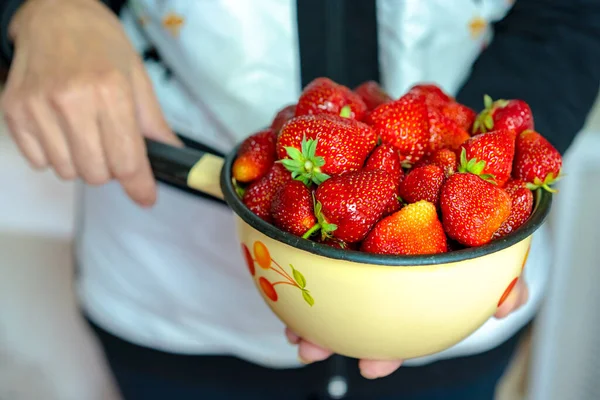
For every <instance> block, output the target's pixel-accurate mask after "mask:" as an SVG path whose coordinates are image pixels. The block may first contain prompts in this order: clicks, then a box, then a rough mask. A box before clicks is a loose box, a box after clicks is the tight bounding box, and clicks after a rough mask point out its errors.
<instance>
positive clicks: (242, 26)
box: [77, 0, 550, 367]
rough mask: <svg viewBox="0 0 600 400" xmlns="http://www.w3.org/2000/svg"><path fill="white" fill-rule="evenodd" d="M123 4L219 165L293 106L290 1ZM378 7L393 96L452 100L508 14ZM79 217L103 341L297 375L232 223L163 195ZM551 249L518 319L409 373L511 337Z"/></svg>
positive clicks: (384, 72) (200, 203)
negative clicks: (424, 91) (433, 90)
mask: <svg viewBox="0 0 600 400" xmlns="http://www.w3.org/2000/svg"><path fill="white" fill-rule="evenodd" d="M131 3H132V4H131V10H132V11H126V12H124V14H123V16H122V19H123V23H124V25H125V27H126V29H127V32H128V34H129V35H130V37H131V39H132V42H133V43H134V45H135V46H136V48H138V49H139V50H140V51H143V50H144V49H145V48H146V47H147V46H149V44H150V43H152V44H153V45H154V46H156V47H157V49H158V50H159V52H160V53H161V55H162V58H163V60H164V61H165V63H167V64H168V65H169V67H170V68H171V69H172V70H173V72H174V78H173V79H169V80H167V79H165V71H164V67H162V66H161V65H159V64H157V63H153V62H148V63H147V64H146V65H147V69H148V72H149V74H150V76H151V78H152V80H153V83H154V87H155V91H156V93H157V96H158V98H159V101H160V102H161V105H162V108H163V111H164V112H165V116H166V118H167V120H168V121H169V123H170V124H171V126H172V127H173V129H174V130H176V131H177V132H179V133H182V134H184V135H187V136H189V137H191V138H193V139H195V140H198V141H200V142H203V143H205V144H207V145H210V146H212V147H214V148H217V149H219V150H222V151H224V152H228V151H230V150H231V149H232V147H233V146H234V145H235V144H236V143H237V142H238V141H240V140H242V139H243V138H244V137H246V136H247V135H249V134H250V133H253V132H254V131H257V130H259V129H261V128H262V127H264V126H267V125H268V124H270V122H271V119H272V118H273V116H274V114H275V112H276V111H277V110H278V109H280V108H281V107H283V106H285V105H287V104H291V103H294V102H295V101H296V100H297V98H298V96H299V95H300V91H301V87H300V68H299V55H298V42H297V27H296V14H295V1H293V0H254V1H241V0H237V1H236V0H213V1H202V2H200V1H187V0H169V1H160V0H138V1H135V2H131ZM377 7H378V10H377V16H378V23H379V29H378V33H379V43H380V44H379V45H380V49H379V50H380V62H381V76H382V84H383V86H384V88H385V89H386V90H387V91H388V92H389V93H390V94H392V95H393V96H395V97H398V96H400V95H401V94H402V93H403V92H404V91H406V90H407V89H408V88H409V87H410V86H411V85H413V84H414V83H416V82H424V81H430V82H436V83H438V84H439V85H440V86H441V87H442V88H443V89H444V90H446V91H447V92H449V93H450V94H455V93H456V91H457V90H458V89H459V88H460V86H461V84H462V83H463V82H464V80H465V79H466V78H467V77H468V73H469V69H470V67H471V65H472V63H473V62H474V60H475V59H476V58H477V56H478V55H479V52H480V49H481V48H482V46H483V45H484V43H485V42H486V41H488V40H490V39H491V31H490V30H489V25H486V23H485V22H486V21H487V22H491V21H494V20H497V19H500V18H502V17H503V16H504V15H505V13H506V12H507V11H508V7H509V5H508V2H507V1H505V0H481V1H475V0H454V1H452V2H448V1H446V0H431V1H427V2H424V1H421V0H405V1H399V0H379V1H378V3H377ZM169 16H170V17H171V18H170V19H168V17H169ZM136 19H138V20H140V21H141V27H140V25H138V23H136ZM165 21H171V23H168V22H167V23H165ZM173 21H175V23H173ZM80 204H81V212H80V229H79V231H78V241H77V259H78V264H79V268H80V276H79V280H78V291H79V295H80V298H81V302H82V306H83V307H84V309H85V310H86V312H87V313H88V314H89V315H90V316H91V318H92V319H93V320H94V321H95V322H96V323H98V324H99V325H101V326H102V327H103V328H104V329H106V330H108V331H110V332H112V333H114V334H116V335H117V336H120V337H122V338H123V339H125V340H129V341H131V342H133V343H136V344H140V345H144V346H149V347H153V348H157V349H160V350H164V351H170V352H175V353H182V354H227V355H236V356H238V357H241V358H243V359H246V360H249V361H252V362H255V363H257V364H261V365H265V366H272V367H289V366H299V365H300V364H299V362H298V360H297V356H296V354H297V353H296V352H297V349H296V348H295V347H294V346H292V345H290V344H288V343H287V341H286V340H285V337H284V334H283V330H284V326H283V325H282V323H281V322H280V321H279V320H278V319H277V318H276V317H275V316H274V314H272V313H271V311H270V310H269V309H268V307H267V306H266V304H265V303H264V302H263V300H262V298H261V297H260V296H259V294H258V292H257V291H256V289H255V288H254V286H253V284H252V281H251V278H250V276H249V275H248V273H247V271H246V269H245V267H244V261H243V259H242V256H241V254H240V251H239V245H238V242H237V240H236V237H235V234H234V225H233V218H232V212H231V211H230V210H228V209H227V208H225V207H222V206H219V205H215V204H214V203H211V202H209V201H207V200H203V199H200V198H197V197H195V196H192V195H189V194H186V193H181V192H179V191H177V190H176V189H172V188H169V187H165V186H161V187H160V188H159V197H158V202H157V204H156V206H155V207H154V208H152V209H150V210H145V209H141V208H139V207H137V206H136V205H134V204H133V203H132V202H131V201H130V200H129V199H128V198H127V197H126V196H125V194H124V193H123V191H122V190H121V188H120V187H119V186H118V185H117V184H115V183H110V184H108V185H105V186H103V187H82V197H81V203H80ZM546 243H547V240H546V235H545V229H544V228H542V229H540V231H538V233H536V235H535V236H534V241H533V246H532V249H531V253H530V257H529V262H528V265H527V266H526V268H525V279H526V281H527V282H528V284H529V286H530V301H529V302H528V304H527V305H526V306H525V307H523V308H522V309H521V310H519V311H517V312H515V313H514V314H512V315H511V316H509V317H508V318H506V319H504V320H501V321H499V320H495V319H491V320H489V321H488V322H487V323H486V324H485V325H483V326H482V327H481V328H480V329H479V330H478V331H477V332H475V333H474V334H473V335H471V336H470V337H469V338H467V339H465V340H464V341H463V342H461V343H459V344H458V345H456V346H454V347H452V348H451V349H448V350H446V351H444V352H441V353H438V354H435V355H432V356H429V357H425V358H422V359H415V360H409V361H408V362H407V363H405V365H418V364H422V363H427V362H431V361H433V360H436V359H440V358H447V357H456V356H462V355H468V354H473V353H478V352H482V351H485V350H488V349H490V348H493V347H495V346H496V345H498V344H500V343H501V342H502V341H504V340H506V339H507V338H508V337H510V336H511V335H512V334H514V333H515V332H516V331H517V330H518V329H520V328H521V327H522V326H523V325H524V324H525V323H526V322H527V321H529V319H530V318H531V317H532V316H533V314H534V313H535V311H536V310H537V308H538V306H539V303H540V301H541V298H542V295H543V292H544V288H545V286H546V281H547V275H548V270H549V264H550V260H549V259H548V257H547V256H546V255H545V254H546V253H545V252H544V246H545V245H546Z"/></svg>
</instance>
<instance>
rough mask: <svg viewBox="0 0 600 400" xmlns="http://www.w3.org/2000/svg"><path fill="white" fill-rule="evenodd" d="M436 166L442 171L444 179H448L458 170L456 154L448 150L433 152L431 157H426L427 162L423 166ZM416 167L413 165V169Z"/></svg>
mask: <svg viewBox="0 0 600 400" xmlns="http://www.w3.org/2000/svg"><path fill="white" fill-rule="evenodd" d="M427 164H431V165H437V166H438V167H440V168H441V169H442V170H443V171H444V174H445V175H446V177H449V176H450V175H452V174H453V173H455V172H456V171H457V169H458V159H457V157H456V153H455V152H454V151H452V150H450V149H440V150H437V151H434V152H433V154H431V156H429V157H427V160H426V161H425V162H424V164H423V165H427ZM416 167H417V166H416V165H415V168H416Z"/></svg>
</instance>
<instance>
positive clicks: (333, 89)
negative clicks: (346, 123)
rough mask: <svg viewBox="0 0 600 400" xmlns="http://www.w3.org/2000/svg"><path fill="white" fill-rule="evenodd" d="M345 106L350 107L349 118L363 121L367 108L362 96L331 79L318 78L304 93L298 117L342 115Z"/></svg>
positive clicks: (297, 109)
mask: <svg viewBox="0 0 600 400" xmlns="http://www.w3.org/2000/svg"><path fill="white" fill-rule="evenodd" d="M344 106H350V115H349V117H350V118H352V119H357V120H361V119H362V118H363V115H364V113H365V111H367V106H366V105H365V103H364V102H363V101H362V99H361V98H360V96H359V95H357V94H356V93H354V92H353V91H352V90H350V89H349V88H347V87H346V86H343V85H340V84H337V83H335V82H334V81H332V80H331V79H329V78H316V79H315V80H313V81H312V82H310V83H309V84H308V85H306V87H305V88H304V90H303V91H302V94H301V95H300V98H299V99H298V104H297V105H296V116H300V115H309V114H334V115H340V112H341V111H342V108H344Z"/></svg>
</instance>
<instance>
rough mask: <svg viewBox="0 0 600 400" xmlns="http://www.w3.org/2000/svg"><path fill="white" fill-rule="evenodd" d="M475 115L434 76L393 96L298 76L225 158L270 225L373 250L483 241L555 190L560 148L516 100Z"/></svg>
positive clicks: (506, 229) (370, 86) (502, 232)
mask: <svg viewBox="0 0 600 400" xmlns="http://www.w3.org/2000/svg"><path fill="white" fill-rule="evenodd" d="M484 106H485V107H484V109H483V111H481V112H480V113H479V114H477V113H476V112H475V111H474V110H472V109H470V108H468V107H466V106H464V105H462V104H460V103H458V102H456V101H455V99H453V98H452V97H450V96H449V95H447V94H446V93H445V92H444V91H442V90H441V89H440V88H439V87H437V86H436V85H433V84H418V85H415V86H413V87H412V88H411V89H410V90H409V91H408V92H407V93H406V94H404V95H403V96H402V97H400V98H399V99H397V100H394V99H392V98H391V97H390V96H389V95H388V94H387V93H385V92H384V91H383V90H382V88H381V87H380V86H379V85H378V84H377V83H376V82H372V81H369V82H365V83H363V84H361V85H360V86H359V87H357V88H356V89H354V90H351V89H349V88H347V87H345V86H343V85H340V84H337V83H335V82H333V81H332V80H330V79H328V78H317V79H315V80H314V81H313V82H311V83H310V84H308V85H307V86H306V87H305V88H304V90H303V92H302V95H301V96H300V98H299V99H298V102H297V104H295V105H290V106H287V107H285V108H283V109H282V110H280V111H279V112H278V113H277V115H276V116H275V119H274V120H273V122H272V125H271V127H270V128H269V129H266V130H263V131H261V132H258V133H255V134H253V135H252V136H250V137H248V138H247V139H246V140H245V141H244V142H243V143H242V144H241V146H240V148H239V151H238V156H237V158H236V160H235V162H234V164H233V179H234V183H235V185H236V187H237V189H238V193H239V195H240V196H241V198H242V201H243V202H244V204H245V205H246V206H247V207H248V208H249V209H250V210H251V211H252V212H254V213H255V214H256V215H257V216H259V217H260V218H262V219H263V220H265V221H267V222H269V223H271V224H273V225H275V226H276V227H278V228H279V229H281V230H283V231H286V232H289V233H292V234H294V235H297V236H301V237H303V238H305V239H309V240H314V241H317V242H321V243H324V244H328V245H331V246H335V247H339V248H346V249H351V250H359V251H364V252H369V253H380V254H398V255H415V254H436V253H444V252H447V251H450V250H457V249H461V248H465V247H473V246H481V245H484V244H486V243H489V242H490V241H492V240H495V239H497V238H501V237H503V236H506V235H508V234H510V233H511V232H513V231H514V230H516V229H517V228H519V227H520V226H521V225H522V224H523V223H524V222H525V221H526V220H527V219H528V218H529V216H530V215H531V213H532V209H533V203H534V196H533V193H532V191H533V190H548V191H551V192H554V189H552V188H551V185H552V184H553V183H555V182H556V181H557V180H558V179H559V177H560V172H561V167H562V159H561V156H560V154H559V152H558V151H557V150H556V149H555V148H554V147H553V146H552V145H551V144H550V143H549V142H548V141H547V140H546V139H545V138H544V137H543V136H542V135H541V134H539V133H537V132H536V131H534V121H533V116H532V113H531V109H530V107H529V106H528V105H527V104H526V103H525V102H524V101H522V100H516V99H513V100H497V101H493V100H492V99H490V98H489V97H488V96H485V100H484Z"/></svg>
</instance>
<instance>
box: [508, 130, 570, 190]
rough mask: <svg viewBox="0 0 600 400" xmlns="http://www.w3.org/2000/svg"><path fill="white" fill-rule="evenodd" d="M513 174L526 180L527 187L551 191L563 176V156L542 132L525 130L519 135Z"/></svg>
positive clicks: (516, 177)
mask: <svg viewBox="0 0 600 400" xmlns="http://www.w3.org/2000/svg"><path fill="white" fill-rule="evenodd" d="M515 147H516V148H515V159H514V163H513V172H512V175H513V177H514V178H515V179H519V180H522V181H525V182H526V183H527V188H529V189H530V190H536V189H538V188H542V189H544V190H546V191H548V192H550V193H556V192H557V190H556V189H553V188H552V187H551V186H552V185H553V184H555V183H556V182H558V181H559V180H560V179H561V178H562V173H561V171H562V157H561V155H560V153H559V152H558V150H556V148H555V147H554V146H552V144H551V143H550V142H549V141H548V140H547V139H546V138H544V137H543V136H542V135H541V134H539V133H538V132H536V131H533V130H525V131H523V132H521V134H519V135H518V136H517V140H516V146H515Z"/></svg>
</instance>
